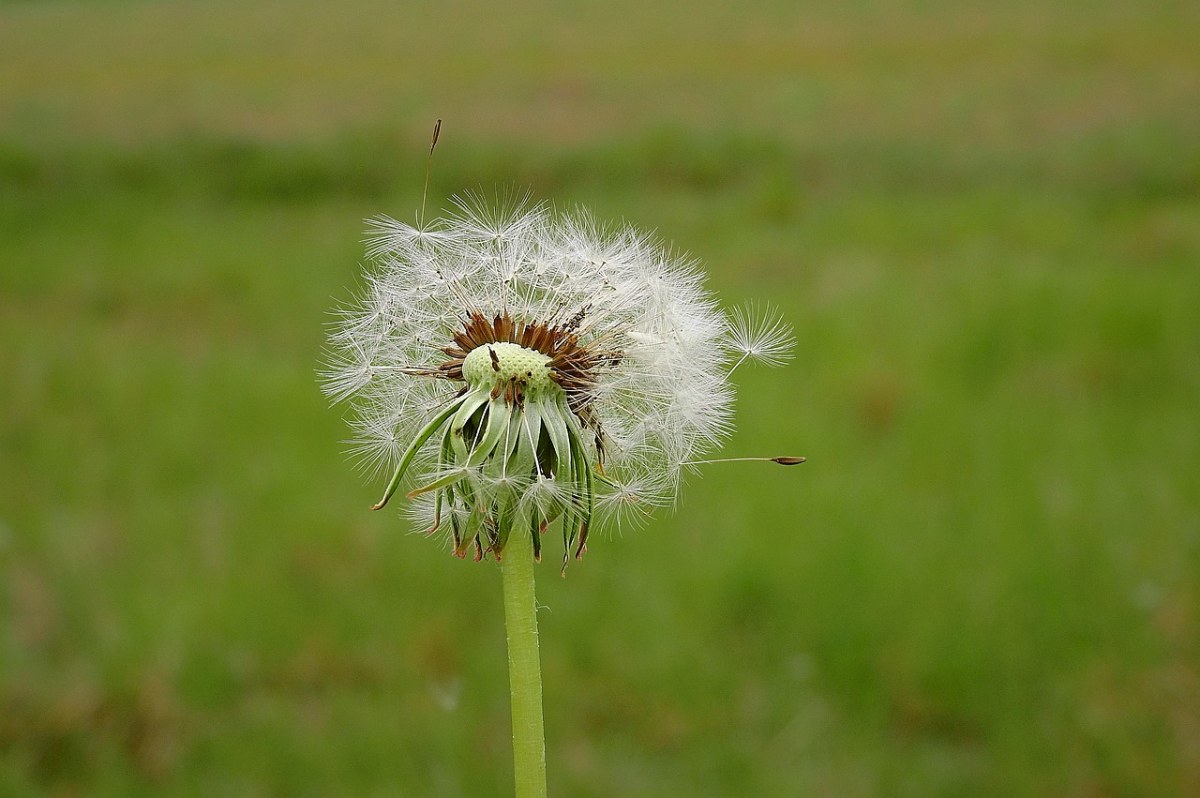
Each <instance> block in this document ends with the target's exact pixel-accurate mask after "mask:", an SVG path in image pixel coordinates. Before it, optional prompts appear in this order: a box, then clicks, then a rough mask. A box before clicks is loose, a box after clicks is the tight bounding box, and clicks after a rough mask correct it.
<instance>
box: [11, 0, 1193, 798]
mask: <svg viewBox="0 0 1200 798" xmlns="http://www.w3.org/2000/svg"><path fill="white" fill-rule="evenodd" d="M1198 26H1200V6H1197V5H1195V4H1194V3H1185V2H1155V3H1129V2H1117V1H1116V0H1112V1H1111V2H1106V1H1105V0H1096V1H1095V2H1061V3H1055V4H1052V5H1050V4H1043V3H1034V2H1030V1H1028V0H1018V2H1015V3H1009V4H1003V5H1001V4H991V3H983V2H967V1H966V0H962V1H960V2H949V1H947V2H936V3H918V2H898V1H886V0H878V1H877V2H865V1H861V2H853V3H848V4H846V3H833V2H824V3H815V2H814V3H801V4H795V3H764V4H761V5H759V6H757V7H755V8H753V9H751V8H746V7H744V6H741V5H739V4H734V3H732V2H726V3H721V2H716V1H715V0H705V1H704V2H701V3H697V4H693V5H691V6H689V7H688V9H687V10H686V11H671V10H668V9H667V8H666V7H665V5H664V7H661V8H660V7H649V8H647V7H643V5H641V4H638V3H623V2H617V3H605V4H591V3H569V4H553V3H548V2H536V1H535V0H520V2H517V3H513V4H509V5H507V6H505V8H504V10H503V11H502V12H501V11H498V10H494V9H491V8H490V7H488V6H486V5H485V4H483V3H473V2H465V3H458V4H456V3H416V4H395V3H383V2H370V1H369V0H354V2H350V3H345V4H340V5H337V4H330V3H315V2H309V1H308V0H303V1H302V2H293V3H282V2H268V0H254V1H252V2H242V3H232V2H226V1H225V0H222V2H214V3H200V2H186V3H185V2H158V3H132V2H111V3H91V4H85V3H79V2H62V1H55V2H24V3H4V4H0V569H2V578H3V591H2V592H0V602H2V603H0V795H6V796H7V795H14V796H17V795H55V796H75V795H88V796H93V795H95V796H118V795H121V796H123V795H181V796H187V795H195V796H201V795H203V796H209V795H228V796H274V795H287V796H295V795H314V796H315V795H356V796H359V795H413V796H422V795H431V796H432V795H438V796H443V795H445V796H454V795H471V796H486V795H505V794H509V793H510V791H511V786H510V785H511V761H510V750H509V727H508V724H509V719H508V706H507V689H506V688H507V674H506V671H505V667H506V661H505V655H504V635H503V628H502V619H501V614H500V597H499V579H498V573H497V572H496V569H495V568H494V567H493V566H491V565H486V564H485V565H473V564H469V563H462V562H459V561H457V560H454V559H453V558H451V557H450V556H448V554H447V552H446V547H445V546H444V545H439V544H438V543H434V542H430V541H427V540H425V539H423V538H421V537H419V536H414V535H410V534H407V532H408V531H409V530H407V529H406V528H405V526H404V524H403V521H402V520H400V519H398V517H397V516H396V515H395V514H393V513H379V514H372V513H370V512H368V511H367V508H368V507H369V506H370V504H371V503H372V502H373V501H374V500H375V499H376V498H377V493H378V490H379V485H378V482H377V481H371V480H367V479H364V478H362V477H361V476H359V475H356V473H355V472H354V471H353V468H352V466H351V465H350V464H349V463H348V462H347V461H346V459H345V458H344V456H343V454H342V448H343V446H342V444H341V443H340V441H341V440H342V439H343V438H344V437H345V436H346V430H345V427H344V425H343V423H342V420H341V418H340V415H339V412H337V411H330V410H329V409H328V408H327V407H326V406H325V403H324V400H323V399H322V397H321V396H320V394H319V392H318V389H317V386H316V378H315V369H316V365H317V362H318V360H319V357H320V350H321V346H322V338H323V335H324V332H325V325H326V324H327V323H328V321H329V320H330V316H329V315H328V311H329V310H330V309H331V308H332V307H333V306H334V304H335V303H336V302H337V301H339V300H344V299H346V298H348V297H349V296H350V295H351V294H352V292H353V290H354V287H355V286H356V284H357V281H358V279H359V277H358V275H359V270H360V258H361V251H362V247H361V238H362V223H361V221H360V220H362V219H363V218H365V217H369V216H373V215H375V214H378V213H388V214H391V215H394V216H397V217H399V218H405V219H410V218H412V215H413V213H414V212H415V209H416V207H417V206H418V205H419V203H420V186H421V182H422V179H423V168H424V152H425V147H426V146H427V141H428V139H427V136H428V130H429V127H430V125H431V124H432V121H433V120H434V119H435V118H436V117H439V116H440V117H442V118H444V119H445V128H444V131H443V138H442V142H441V144H440V145H439V149H438V152H437V155H436V158H435V161H434V169H433V177H432V181H431V189H430V195H431V196H430V200H431V202H430V204H431V207H439V206H443V205H444V204H445V203H446V201H447V198H448V197H450V196H451V195H453V194H454V193H456V192H460V191H463V190H466V189H472V188H476V187H479V186H483V187H485V188H486V187H491V186H494V185H499V186H514V185H515V186H519V187H528V188H529V189H530V190H531V191H532V192H533V194H534V195H535V196H536V197H539V198H547V199H552V200H554V201H555V202H557V203H559V204H561V205H573V204H576V203H584V204H587V205H589V206H591V207H592V208H594V209H595V210H596V212H597V213H598V214H599V215H600V216H602V217H615V218H624V219H627V220H630V221H632V222H634V223H636V224H638V225H639V226H643V227H651V228H655V229H657V230H658V232H659V233H660V234H661V235H662V236H663V237H664V238H665V239H667V240H669V241H672V242H675V243H676V244H677V245H678V246H680V247H681V248H683V249H686V250H688V251H689V252H691V253H692V254H694V255H695V256H697V257H698V258H700V259H701V260H703V261H704V262H705V263H706V264H707V268H708V269H709V271H710V273H711V281H710V284H711V286H712V287H713V288H714V289H716V290H717V291H719V292H720V294H721V296H722V297H723V299H724V300H725V301H726V302H728V303H729V304H730V305H732V304H734V303H738V302H743V301H747V300H750V299H754V298H769V299H770V300H771V301H773V302H775V303H776V304H777V305H778V306H779V307H780V309H781V310H782V311H783V312H784V314H785V315H786V316H787V317H788V318H789V319H790V320H791V321H792V322H793V323H794V325H795V328H796V333H797V339H798V346H797V357H796V359H795V361H794V362H793V363H792V364H791V365H790V366H788V367H787V368H784V369H780V370H750V369H747V370H744V371H739V374H738V381H739V383H740V388H741V390H740V396H739V403H738V421H739V430H738V433H737V435H736V436H735V437H734V439H733V440H732V441H731V443H730V446H729V451H730V452H731V453H762V454H804V455H807V456H808V457H809V463H808V464H807V465H805V466H803V467H802V468H801V469H793V470H786V471H776V470H773V469H769V468H763V469H758V468H755V467H753V466H747V467H739V466H735V465H726V466H715V467H712V468H710V469H709V470H708V471H707V472H706V473H705V474H704V476H703V478H702V479H699V480H695V481H693V482H692V483H691V484H690V485H689V487H688V488H687V489H686V490H685V493H684V496H683V501H682V503H681V505H680V508H679V509H678V511H677V512H675V513H674V514H661V515H659V516H658V517H655V518H654V519H652V520H651V521H650V522H649V524H648V525H647V527H646V528H645V529H644V530H638V531H630V532H624V533H622V534H618V535H613V536H610V537H609V538H607V539H601V540H598V541H596V542H595V543H594V545H593V546H591V551H590V553H589V556H588V558H587V559H586V560H585V561H584V562H582V563H580V564H577V565H576V566H573V567H572V568H571V570H570V572H569V575H568V578H567V579H565V580H560V579H559V578H558V576H557V568H556V567H555V566H553V565H544V566H542V568H541V570H540V571H539V577H540V580H541V581H540V584H539V598H540V601H541V602H542V604H543V605H544V606H545V610H544V611H543V612H542V614H541V636H542V656H543V663H544V665H543V667H544V676H545V680H546V684H545V692H546V710H547V724H546V726H547V734H548V759H549V776H550V787H551V792H552V794H555V795H578V796H590V795H595V796H601V795H603V796H609V795H619V796H659V795H689V796H743V795H764V796H774V795H780V796H785V795H821V796H839V797H840V796H876V795H878V796H934V795H964V796H966V795H970V796H1080V797H1084V796H1087V797H1090V796H1142V795H1146V796H1175V795H1178V796H1186V795H1196V794H1200V50H1197V48H1196V45H1195V40H1196V39H1195V32H1196V31H1197V30H1198V29H1200V27H1198Z"/></svg>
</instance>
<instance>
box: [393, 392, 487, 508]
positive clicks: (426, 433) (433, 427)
mask: <svg viewBox="0 0 1200 798" xmlns="http://www.w3.org/2000/svg"><path fill="white" fill-rule="evenodd" d="M467 396H470V394H467ZM465 399H466V396H459V397H455V398H454V400H453V401H451V402H450V404H448V405H446V406H445V407H444V408H442V409H441V410H439V411H438V413H437V415H435V416H434V417H433V418H432V419H430V421H429V423H428V424H426V425H425V426H424V427H422V428H421V431H420V432H418V433H417V435H416V437H415V438H413V442H412V443H410V444H409V446H408V448H407V449H405V450H404V454H403V455H401V456H400V462H399V463H397V464H396V473H394V474H392V479H391V481H390V482H388V485H387V488H386V489H385V490H384V492H383V498H382V499H380V500H379V501H378V502H376V503H375V505H374V506H373V507H372V508H371V509H372V510H382V509H383V507H384V505H386V504H387V503H388V500H389V499H391V498H392V494H394V493H395V492H396V488H398V487H400V480H401V479H403V478H404V472H405V471H407V470H408V467H409V465H411V464H412V460H413V458H414V457H416V455H417V450H418V449H420V448H421V446H422V445H424V443H425V441H427V440H429V437H430V436H431V435H433V433H435V432H437V431H438V429H439V428H440V427H441V426H442V425H443V424H445V423H446V419H448V418H450V416H452V415H453V414H454V413H455V412H456V411H457V410H458V409H459V407H460V406H461V405H462V403H463V402H464V400H465Z"/></svg>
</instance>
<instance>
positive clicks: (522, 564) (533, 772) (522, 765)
mask: <svg viewBox="0 0 1200 798" xmlns="http://www.w3.org/2000/svg"><path fill="white" fill-rule="evenodd" d="M514 532H517V534H514V535H513V536H512V538H511V539H510V540H509V541H508V545H507V546H505V547H504V559H503V560H502V561H501V563H500V572H501V574H502V575H503V583H504V626H505V628H506V629H507V630H508V681H509V690H510V692H511V694H512V726H513V772H514V776H515V777H516V786H517V793H516V794H517V798H544V797H545V795H546V733H545V731H544V729H543V726H542V666H541V662H540V660H539V658H538V633H537V601H536V599H535V598H534V594H533V538H532V537H531V536H530V535H529V534H528V533H526V532H525V530H523V529H521V530H520V531H519V532H518V531H517V530H514Z"/></svg>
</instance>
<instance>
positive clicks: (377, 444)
mask: <svg viewBox="0 0 1200 798" xmlns="http://www.w3.org/2000/svg"><path fill="white" fill-rule="evenodd" d="M458 205H459V210H458V213H457V214H456V215H453V216H451V217H449V218H447V219H444V220H441V221H439V222H436V223H434V225H433V226H432V227H430V228H428V229H416V228H413V227H411V226H409V225H406V224H403V223H401V222H397V221H395V220H392V219H387V218H379V219H376V220H374V221H373V222H372V234H371V237H370V239H369V242H368V247H367V253H368V255H369V257H370V258H371V260H372V261H373V263H374V265H373V268H372V269H371V270H370V271H369V274H368V277H367V286H366V290H365V292H364V294H363V296H362V299H361V300H360V302H359V303H358V304H357V305H356V306H354V307H352V308H349V309H344V310H341V311H339V322H338V324H337V326H336V328H335V329H334V331H333V332H332V334H331V335H330V338H329V344H330V346H329V349H330V352H329V357H328V360H327V368H326V370H325V371H324V374H323V377H324V383H325V390H326V392H327V394H328V395H329V396H330V397H331V398H332V399H334V400H335V401H341V400H344V399H348V400H350V401H351V403H352V405H353V407H354V410H355V413H356V416H357V418H356V421H355V422H354V427H355V429H356V431H357V433H358V436H359V439H358V443H357V446H358V448H359V450H360V451H362V452H363V453H364V455H365V457H366V459H367V460H368V461H370V462H371V463H372V464H375V465H380V466H383V465H387V464H388V463H393V464H394V463H395V462H396V460H397V459H399V457H400V454H401V453H402V452H403V451H404V450H405V449H406V448H407V447H408V446H409V444H410V443H411V442H412V441H413V440H414V439H415V438H416V436H417V434H418V432H419V431H420V430H422V428H424V427H425V426H426V424H427V423H428V422H429V421H430V419H431V418H434V417H435V415H436V414H437V413H438V411H439V410H440V409H442V408H444V407H446V406H447V403H449V402H450V401H452V400H453V399H454V397H455V396H456V395H457V394H459V393H460V391H461V390H462V389H463V388H464V382H463V381H455V380H453V379H446V378H445V374H444V373H439V371H438V369H439V367H441V366H443V364H445V362H446V360H447V354H446V351H445V350H446V348H447V347H449V346H451V345H452V342H453V341H454V337H455V335H456V333H459V332H460V331H461V330H462V329H463V323H464V320H465V319H467V318H468V317H469V316H470V315H471V314H472V313H478V314H482V316H483V317H486V318H488V319H491V318H492V317H501V316H503V317H505V318H511V319H512V320H514V321H516V322H518V323H529V324H541V325H544V326H546V327H547V328H557V329H562V330H568V331H569V332H570V334H571V335H572V336H574V337H575V339H576V340H577V345H578V347H580V348H581V349H582V350H586V351H587V352H589V353H600V354H597V360H596V361H595V363H594V364H593V367H592V368H590V370H589V371H588V373H587V376H588V378H589V382H588V384H587V385H586V386H585V387H584V388H579V389H577V390H576V392H575V395H574V397H573V401H572V404H571V412H574V413H577V414H578V416H579V418H578V421H579V423H580V427H581V429H583V428H586V430H588V431H589V433H590V434H589V435H587V436H584V437H585V438H586V439H587V440H588V446H587V447H586V452H585V456H586V458H587V460H588V468H590V469H595V470H596V473H597V479H596V480H595V498H596V504H597V511H598V512H599V513H600V514H601V516H610V517H612V518H613V519H614V520H616V521H620V520H621V519H626V520H628V519H630V518H635V519H636V518H641V517H644V515H645V514H646V513H647V512H648V511H649V510H650V509H651V508H653V507H657V506H662V505H669V504H671V503H672V502H673V500H674V497H675V495H676V492H677V490H678V486H679V481H680V475H681V470H682V468H683V467H684V465H685V464H687V463H688V462H689V461H692V460H695V459H697V458H700V457H704V456H705V455H706V454H708V452H709V451H710V450H712V449H713V448H714V447H716V446H718V445H719V444H720V443H721V442H722V440H723V439H724V438H725V437H726V436H727V435H728V433H729V432H730V430H731V428H732V402H733V388H732V386H731V384H730V382H729V379H728V373H729V371H730V370H731V369H730V366H731V364H733V365H734V366H736V365H737V364H740V363H741V362H742V360H745V359H747V358H757V359H760V360H762V361H765V362H767V363H775V362H779V361H781V360H782V359H783V358H784V357H785V356H786V352H787V350H789V349H790V345H791V338H790V332H789V331H788V330H787V328H786V326H785V325H783V323H782V321H781V320H780V319H779V317H778V316H776V315H774V314H770V313H768V314H765V315H764V314H755V313H735V314H734V315H733V316H732V318H731V317H730V316H728V315H726V314H725V313H724V312H723V311H721V310H720V309H719V308H718V306H717V303H716V301H715V299H714V297H713V295H712V294H711V293H710V292H709V291H708V290H707V289H706V288H705V287H704V278H703V273H702V272H701V271H700V270H699V268H698V267H697V266H696V264H695V263H694V262H692V261H691V260H689V259H687V258H686V257H684V256H681V255H678V254H675V253H672V252H670V251H668V250H667V249H666V248H664V247H663V245H662V244H660V243H659V242H657V241H655V240H654V239H652V238H650V237H648V236H646V235H644V234H642V233H640V232H638V231H636V230H634V229H632V228H629V227H605V226H603V225H601V224H599V223H597V222H596V221H595V220H594V219H593V218H592V217H591V216H590V215H589V214H588V213H587V212H585V211H578V212H575V213H573V214H559V213H555V212H552V211H551V210H550V209H549V208H548V207H547V206H545V205H521V204H519V203H518V204H514V205H510V207H508V208H506V209H505V208H502V209H500V210H497V209H496V208H495V207H494V206H491V205H489V204H487V203H485V202H480V201H478V200H472V199H467V200H463V201H461V202H459V203H458ZM756 317H757V318H760V319H765V322H756V321H755V320H754V319H755V318H756ZM488 348H489V349H490V351H488V352H484V351H480V350H482V349H484V348H483V347H480V348H479V349H477V350H475V351H472V352H471V353H470V354H469V355H468V356H467V357H466V358H465V359H464V361H463V363H462V368H461V374H462V380H465V382H466V383H470V384H471V385H473V386H474V387H476V388H478V387H480V385H486V384H489V383H490V382H492V381H494V382H496V384H497V385H500V384H502V383H503V382H504V381H505V380H508V379H510V378H517V377H519V378H520V379H523V380H524V383H523V384H524V387H525V391H524V396H523V397H522V401H530V402H541V401H542V399H543V398H544V397H549V396H551V395H552V394H554V393H555V391H558V392H559V395H561V390H560V389H559V386H558V385H556V384H554V383H553V382H552V381H551V376H550V375H551V371H552V369H551V364H550V360H551V359H550V358H549V357H548V356H547V355H545V354H543V353H541V352H536V351H530V350H529V349H528V348H522V347H521V346H518V345H516V344H511V343H494V344H492V345H491V346H490V347H488ZM514 445H515V444H514ZM532 445H533V446H534V447H535V448H536V446H537V445H538V444H537V442H533V444H532ZM440 446H442V440H441V438H440V437H439V436H437V435H434V436H432V437H431V438H430V439H429V440H428V441H426V442H425V443H424V444H422V446H421V447H420V452H418V454H417V456H416V457H415V459H414V469H415V470H414V471H410V474H411V477H412V479H413V481H414V483H415V484H417V485H423V484H426V483H429V482H432V481H433V480H436V479H437V478H438V477H439V476H440V475H439V473H438V462H439V457H438V455H437V451H438V448H439V447H440ZM494 479H500V480H505V481H504V485H503V487H504V488H505V489H509V488H510V487H511V485H510V484H509V482H508V481H507V480H508V475H501V476H500V477H496V478H494ZM493 481H494V480H493ZM512 484H514V485H518V486H519V487H520V491H521V495H519V496H517V497H516V500H517V501H516V506H517V507H518V509H522V510H523V509H525V508H530V512H534V511H536V510H538V508H541V509H543V510H544V508H547V507H551V506H554V505H555V503H556V502H560V503H561V502H562V501H563V500H564V495H563V490H564V489H563V486H562V485H558V484H556V483H555V477H554V476H552V475H548V474H541V473H534V475H533V477H532V478H524V479H523V481H518V482H515V483H512ZM567 498H570V497H567ZM435 504H436V503H434V502H432V501H431V500H430V499H429V498H423V499H422V500H421V501H420V502H419V503H418V505H417V506H416V507H415V508H414V511H415V512H416V513H417V514H418V516H419V517H421V518H422V520H424V521H426V522H431V520H432V519H430V517H429V516H431V515H432V514H434V513H435V511H436V507H435Z"/></svg>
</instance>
